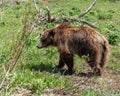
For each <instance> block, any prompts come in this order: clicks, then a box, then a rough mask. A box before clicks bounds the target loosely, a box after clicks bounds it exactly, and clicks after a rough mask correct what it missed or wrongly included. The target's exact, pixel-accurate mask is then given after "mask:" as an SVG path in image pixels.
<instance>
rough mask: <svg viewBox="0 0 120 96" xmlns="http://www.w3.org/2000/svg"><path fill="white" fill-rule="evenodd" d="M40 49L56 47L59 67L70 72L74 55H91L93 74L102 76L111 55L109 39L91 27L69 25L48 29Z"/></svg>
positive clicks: (64, 24)
mask: <svg viewBox="0 0 120 96" xmlns="http://www.w3.org/2000/svg"><path fill="white" fill-rule="evenodd" d="M40 38H41V42H40V43H39V44H38V48H43V47H47V46H49V45H53V46H56V47H57V48H58V51H59V53H60V60H59V64H58V66H57V67H59V68H62V67H63V66H64V65H65V64H66V65H67V66H68V71H69V72H70V73H72V71H73V56H74V54H77V55H79V56H80V57H81V56H83V55H89V60H87V62H88V64H89V65H90V67H91V68H92V69H93V73H94V74H96V75H102V72H103V68H104V66H105V64H106V62H107V58H108V55H109V43H108V41H107V39H106V38H105V37H104V36H103V35H101V34H100V33H98V32H96V31H95V30H94V29H91V28H89V27H72V26H70V25H69V24H67V23H63V24H60V25H59V26H58V27H55V28H52V29H47V30H45V31H44V33H43V34H42V36H41V37H40Z"/></svg>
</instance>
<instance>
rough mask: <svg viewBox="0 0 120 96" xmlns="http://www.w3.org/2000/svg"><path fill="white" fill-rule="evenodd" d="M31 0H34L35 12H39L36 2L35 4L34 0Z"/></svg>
mask: <svg viewBox="0 0 120 96" xmlns="http://www.w3.org/2000/svg"><path fill="white" fill-rule="evenodd" d="M33 2H34V7H35V10H36V12H39V10H38V7H37V4H36V0H33Z"/></svg>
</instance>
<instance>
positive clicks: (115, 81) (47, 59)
mask: <svg viewBox="0 0 120 96" xmlns="http://www.w3.org/2000/svg"><path fill="white" fill-rule="evenodd" d="M49 1H50V0H49ZM92 1H93V0H59V1H55V0H51V1H50V2H37V4H38V6H39V7H40V8H42V9H45V8H46V6H48V7H49V8H50V10H51V14H52V15H53V16H55V17H58V18H60V16H61V14H62V13H64V15H65V16H66V17H74V16H77V15H78V14H79V12H82V11H84V10H85V9H86V8H88V6H89V5H90V4H91V3H92ZM119 6H120V2H119V1H117V2H115V1H114V2H112V0H110V2H109V0H101V1H100V0H98V2H97V4H96V5H95V7H94V8H93V10H92V11H91V12H90V13H89V14H88V15H86V16H84V17H83V18H82V19H83V20H87V21H89V22H92V23H94V24H96V25H97V26H98V29H96V30H98V31H99V32H100V33H101V34H103V35H104V36H105V37H106V38H108V40H109V42H110V44H111V56H110V58H109V62H108V65H107V66H106V68H105V71H104V73H103V76H101V77H96V76H92V77H89V76H87V75H86V74H81V72H84V73H87V72H89V71H90V68H89V66H88V65H87V64H86V63H85V61H84V60H83V59H79V57H77V56H75V68H76V72H75V74H73V75H71V76H61V74H60V72H59V71H58V72H57V73H55V74H53V68H54V65H55V64H57V63H58V55H59V53H58V52H57V49H56V48H53V47H49V48H45V49H41V50H38V49H37V48H36V45H37V43H38V42H39V40H38V39H37V38H36V37H37V36H38V35H39V34H40V33H42V30H43V29H44V28H46V27H47V28H50V27H53V26H54V25H55V24H52V23H47V24H44V25H42V24H39V26H38V27H36V28H35V29H34V30H33V32H32V34H31V35H30V37H29V38H28V40H27V44H26V46H25V49H24V52H23V54H22V55H21V58H20V59H19V61H18V63H17V66H16V67H15V70H14V71H12V73H10V75H9V77H8V78H7V82H9V83H7V84H6V85H5V86H4V87H3V89H2V90H0V96H18V95H22V96H31V95H32V96H39V95H41V96H49V95H51V96H66V95H67V96H120V86H119V85H120V43H119V41H120V19H119V16H120V12H119V10H120V7H119ZM25 8H26V4H25V3H20V5H16V4H15V3H14V4H11V3H10V4H9V3H7V4H5V5H3V6H2V8H1V10H0V11H1V20H0V81H2V77H3V74H4V67H3V63H4V60H5V59H6V58H8V57H9V51H10V47H11V46H12V44H13V43H14V41H17V40H18V38H19V36H20V34H21V30H22V28H23V18H24V14H25ZM30 8H31V9H30V10H31V11H30V17H33V15H34V14H35V10H34V6H33V3H31V5H30ZM72 25H73V26H79V25H81V24H80V23H76V22H74V23H72Z"/></svg>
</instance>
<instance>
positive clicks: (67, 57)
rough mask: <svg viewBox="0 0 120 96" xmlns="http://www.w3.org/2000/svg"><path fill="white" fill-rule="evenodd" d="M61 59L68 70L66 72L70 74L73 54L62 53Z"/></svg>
mask: <svg viewBox="0 0 120 96" xmlns="http://www.w3.org/2000/svg"><path fill="white" fill-rule="evenodd" d="M62 56H63V57H62V58H63V61H64V63H66V65H67V67H68V70H67V71H66V74H72V73H73V72H74V71H73V65H74V63H73V55H72V54H63V55H62Z"/></svg>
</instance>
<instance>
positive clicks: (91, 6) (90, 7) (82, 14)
mask: <svg viewBox="0 0 120 96" xmlns="http://www.w3.org/2000/svg"><path fill="white" fill-rule="evenodd" d="M96 1H97V0H94V2H93V3H92V4H91V5H90V6H89V8H88V9H87V10H85V11H84V12H83V13H81V14H79V16H78V17H77V18H80V17H83V16H84V15H85V14H87V13H88V12H89V11H90V10H91V9H92V8H93V7H94V5H95V4H96Z"/></svg>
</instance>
